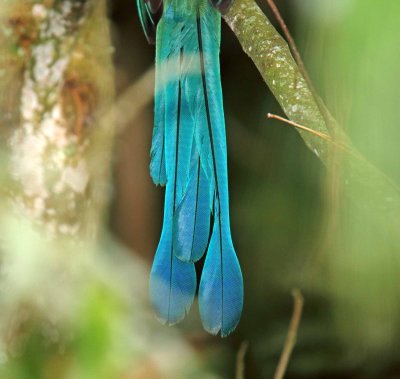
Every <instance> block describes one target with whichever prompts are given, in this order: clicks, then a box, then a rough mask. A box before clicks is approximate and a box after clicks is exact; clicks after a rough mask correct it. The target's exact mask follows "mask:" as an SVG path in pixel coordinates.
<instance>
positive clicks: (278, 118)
mask: <svg viewBox="0 0 400 379" xmlns="http://www.w3.org/2000/svg"><path fill="white" fill-rule="evenodd" d="M267 117H268V118H273V119H275V120H279V121H282V122H284V123H285V124H289V125H291V126H294V127H295V128H297V129H301V130H304V131H306V132H308V133H311V134H314V135H315V136H317V137H320V138H322V139H323V140H325V141H330V142H333V141H332V138H331V137H330V136H329V135H327V134H324V133H320V132H317V131H316V130H314V129H310V128H307V127H306V126H303V125H300V124H298V123H297V122H294V121H290V120H288V119H287V118H284V117H281V116H278V115H276V114H273V113H268V114H267Z"/></svg>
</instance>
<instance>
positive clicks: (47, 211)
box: [2, 0, 113, 238]
mask: <svg viewBox="0 0 400 379" xmlns="http://www.w3.org/2000/svg"><path fill="white" fill-rule="evenodd" d="M8 17H9V25H11V27H10V30H11V34H14V35H13V38H14V39H15V46H16V47H17V48H16V49H15V51H17V52H18V54H19V55H20V57H21V59H20V60H21V67H22V70H21V71H22V73H21V74H20V78H19V79H20V81H21V87H20V96H19V107H18V117H14V118H15V119H18V122H17V123H16V124H15V125H13V127H12V131H11V133H10V134H9V135H8V138H7V139H8V151H9V160H8V168H9V173H10V176H11V178H12V185H9V190H8V195H9V197H10V198H11V199H12V203H13V205H14V209H15V210H17V212H19V213H20V214H21V215H23V216H24V217H27V218H28V219H30V220H31V221H32V222H33V223H34V224H36V225H38V226H39V225H40V226H42V227H44V230H45V232H46V233H47V234H49V235H63V236H67V237H73V238H82V237H83V236H84V235H86V236H88V235H93V234H95V230H96V229H97V227H98V226H99V225H98V223H99V221H100V220H96V221H95V220H93V217H95V218H98V217H101V216H102V214H103V210H104V209H103V208H104V204H105V202H106V198H107V195H106V194H105V192H104V191H105V188H107V186H106V185H105V184H104V182H107V181H108V180H109V166H110V162H111V143H110V141H111V140H112V131H113V128H112V125H108V128H107V129H106V128H105V127H104V126H103V125H101V120H100V117H99V114H101V112H102V110H104V109H105V108H106V107H108V106H109V104H110V103H111V100H112V94H113V90H112V89H113V85H112V79H111V78H112V70H111V62H110V53H111V49H110V46H109V45H108V44H109V43H110V40H109V31H108V27H107V20H106V15H105V2H104V1H94V0H82V1H69V0H64V1H56V0H54V1H18V2H16V3H15V5H14V7H12V6H10V10H9V13H8ZM15 20H18V25H19V27H18V28H17V27H15ZM21 23H22V26H21ZM7 69H8V70H11V68H7V66H6V67H5V68H4V70H7ZM99 74H100V75H101V76H98V75H99ZM2 90H3V91H4V89H2ZM2 105H3V106H4V104H2ZM11 112H12V111H11ZM14 113H15V110H14ZM96 144H102V153H101V155H99V154H98V151H99V149H98V148H97V146H96ZM94 159H96V160H98V162H96V163H94V162H93V160H94ZM96 164H101V165H102V169H99V168H96ZM100 182H101V183H102V184H100ZM99 184H100V186H101V191H100V192H101V193H100V192H99V188H100V187H99ZM90 219H91V221H90Z"/></svg>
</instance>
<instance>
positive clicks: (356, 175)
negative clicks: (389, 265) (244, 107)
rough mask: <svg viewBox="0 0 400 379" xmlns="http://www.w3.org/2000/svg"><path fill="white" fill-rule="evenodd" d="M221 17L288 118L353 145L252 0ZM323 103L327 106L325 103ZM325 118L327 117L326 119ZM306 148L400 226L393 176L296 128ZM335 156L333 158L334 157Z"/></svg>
mask: <svg viewBox="0 0 400 379" xmlns="http://www.w3.org/2000/svg"><path fill="white" fill-rule="evenodd" d="M223 17H224V19H225V21H226V22H227V24H228V25H229V26H230V28H231V29H232V31H233V32H234V33H235V35H236V36H237V38H238V40H239V42H240V44H241V45H242V48H243V50H244V51H245V52H246V54H247V55H248V56H249V57H250V58H251V59H252V60H253V62H254V64H255V65H256V67H257V69H258V70H259V72H260V74H261V76H262V77H263V79H264V81H265V82H266V84H267V85H268V87H269V88H270V90H271V92H272V93H273V95H274V96H275V98H276V99H277V101H278V102H279V104H280V105H281V107H282V109H283V111H284V112H285V114H286V115H287V117H288V118H289V119H290V120H291V121H293V122H295V123H297V124H300V125H304V126H306V127H307V128H309V129H312V130H315V131H316V132H318V133H322V134H325V135H330V136H331V137H332V139H333V140H334V141H335V144H337V145H344V146H348V147H349V148H351V150H352V151H356V149H355V148H354V147H353V146H352V144H351V142H350V140H349V138H348V137H347V136H346V134H345V133H344V132H343V130H342V129H341V127H340V126H339V125H338V124H337V122H336V121H335V120H334V119H333V118H332V116H330V115H329V112H327V114H323V113H324V112H322V111H321V106H320V105H319V104H318V100H317V99H316V98H315V96H314V95H313V92H312V90H311V89H310V87H309V85H308V84H307V81H306V80H305V79H304V76H303V75H302V73H301V70H300V69H299V67H298V66H297V64H296V62H295V60H294V59H293V57H292V54H291V52H290V49H289V47H288V44H287V42H286V41H285V40H284V39H283V38H282V37H281V35H280V34H279V33H278V32H277V31H276V29H275V28H274V27H273V25H272V24H271V23H270V21H269V20H268V18H267V17H266V16H265V14H264V13H263V12H262V11H261V9H260V8H259V7H258V5H257V4H256V3H255V1H254V0H234V2H233V4H232V6H231V8H230V9H229V11H228V13H227V14H225V15H224V16H223ZM323 108H324V109H326V107H325V105H323ZM327 118H328V119H327ZM298 131H299V133H300V135H301V137H302V138H303V140H304V142H305V144H306V145H307V147H308V148H309V149H310V150H311V151H312V152H313V153H314V154H315V155H316V156H317V157H318V158H320V159H321V161H322V162H323V163H324V164H325V165H326V166H327V167H330V166H331V165H332V164H333V165H338V164H340V167H341V169H340V170H339V171H340V172H339V175H341V178H340V179H341V183H342V184H343V186H345V187H346V191H347V194H348V195H349V197H350V198H352V199H353V200H354V201H356V202H357V204H359V205H360V206H361V207H363V208H365V207H368V209H369V210H370V211H376V212H377V213H378V214H379V215H380V216H381V217H383V218H388V217H390V219H392V220H393V223H392V225H393V227H394V229H393V230H394V231H395V230H397V231H398V230H399V228H400V190H399V188H398V187H397V185H396V184H395V183H393V181H392V180H391V179H390V178H388V177H387V176H386V175H385V174H384V173H382V172H381V171H380V170H378V169H377V168H376V167H375V166H373V165H372V164H371V163H370V162H368V161H367V160H366V159H365V158H362V155H361V154H358V153H357V156H358V155H359V156H360V159H355V158H354V155H353V154H346V153H343V154H342V155H340V156H338V151H337V149H335V144H332V143H330V142H329V141H327V140H324V139H321V138H319V137H318V136H317V135H314V134H312V133H309V132H307V131H305V130H300V129H299V130H298ZM333 153H334V154H333ZM333 157H334V159H333Z"/></svg>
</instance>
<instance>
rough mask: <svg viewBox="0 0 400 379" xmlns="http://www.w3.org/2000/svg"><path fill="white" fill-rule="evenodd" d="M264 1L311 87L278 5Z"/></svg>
mask: <svg viewBox="0 0 400 379" xmlns="http://www.w3.org/2000/svg"><path fill="white" fill-rule="evenodd" d="M266 1H267V3H268V5H269V7H270V8H271V11H272V13H273V14H274V16H275V18H276V20H277V21H278V24H279V26H280V27H281V29H282V32H283V34H284V36H285V38H286V40H287V42H288V44H289V47H290V50H292V54H293V57H294V59H295V61H296V63H297V65H298V66H299V70H300V71H301V73H302V74H303V76H304V79H305V80H306V81H307V84H308V85H309V86H311V87H313V85H312V81H311V79H310V76H309V75H308V72H307V69H306V66H305V64H304V62H303V59H302V58H301V55H300V52H299V50H298V49H297V46H296V43H295V42H294V38H293V36H292V34H291V33H290V30H289V28H288V27H287V25H286V22H285V20H284V19H283V17H282V15H281V12H280V11H279V9H278V7H277V6H276V4H275V2H274V0H266Z"/></svg>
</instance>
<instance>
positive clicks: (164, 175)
mask: <svg viewBox="0 0 400 379" xmlns="http://www.w3.org/2000/svg"><path fill="white" fill-rule="evenodd" d="M138 1H139V2H141V1H142V0H138ZM146 4H147V3H146ZM146 4H145V5H146ZM163 5H164V6H163V13H162V17H161V18H160V20H159V23H158V26H157V33H156V90H155V126H154V131H153V141H152V148H151V164H150V171H151V176H152V178H153V181H154V182H155V183H156V184H160V185H166V190H165V207H164V223H163V230H162V235H161V239H160V242H159V246H158V249H157V252H156V255H155V259H154V263H153V268H152V271H151V274H150V298H151V301H152V303H153V305H154V308H155V310H156V313H157V315H158V317H159V318H160V319H161V320H162V321H163V322H166V323H168V324H174V323H176V322H179V321H180V320H181V319H182V318H183V317H184V316H185V314H186V313H187V312H188V310H189V308H190V306H191V304H192V302H193V299H194V296H195V291H196V274H195V269H194V263H193V262H196V261H198V260H199V259H200V258H201V257H202V256H203V255H204V253H206V259H205V264H204V268H203V272H202V276H201V280H200V287H199V307H200V315H201V320H202V323H203V326H204V328H205V329H206V330H207V331H208V332H210V333H212V334H218V333H219V334H220V335H221V336H227V335H228V334H229V333H231V332H232V331H233V330H234V329H235V328H236V326H237V324H238V322H239V319H240V315H241V312H242V307H243V279H242V273H241V270H240V266H239V262H238V260H237V257H236V254H235V250H234V248H233V243H232V238H231V232H230V225H229V196H228V174H227V153H226V136H225V120H224V112H223V101H222V89H221V79H220V71H219V49H220V33H221V31H220V29H221V16H220V14H219V12H218V11H217V10H216V9H214V8H213V7H212V6H211V5H210V4H209V3H208V1H207V0H166V1H164V4H163ZM142 7H143V3H142ZM139 9H140V8H139ZM142 18H143V13H142ZM142 23H143V20H142Z"/></svg>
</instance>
